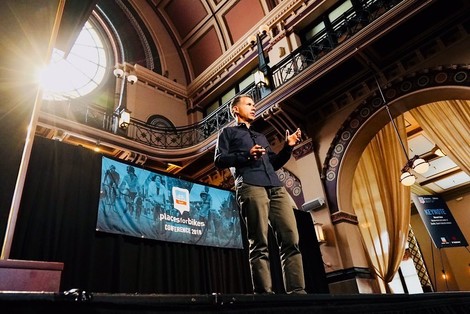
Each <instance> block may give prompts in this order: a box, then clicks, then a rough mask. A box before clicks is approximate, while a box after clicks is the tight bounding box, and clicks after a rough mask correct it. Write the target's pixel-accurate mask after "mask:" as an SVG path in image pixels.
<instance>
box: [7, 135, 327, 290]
mask: <svg viewBox="0 0 470 314" xmlns="http://www.w3.org/2000/svg"><path fill="white" fill-rule="evenodd" d="M100 179H101V155H100V154H97V153H95V152H93V151H91V150H88V149H85V148H83V147H80V146H72V145H68V144H64V143H61V142H58V141H52V140H48V139H45V138H41V137H36V138H35V140H34V146H33V151H32V154H31V160H30V164H29V168H28V174H27V177H26V182H25V189H24V193H23V197H22V202H21V206H20V210H19V215H18V222H17V225H16V229H15V236H14V238H13V245H12V249H11V254H10V258H11V259H20V260H35V261H53V262H63V263H64V271H63V273H62V281H61V290H69V289H72V288H78V289H82V290H85V291H90V292H107V293H169V294H211V293H242V294H244V293H251V292H252V290H251V279H250V271H249V266H248V256H247V250H246V249H243V250H240V249H223V248H215V247H205V246H197V245H186V244H179V243H171V242H163V241H156V240H149V239H140V238H135V237H129V236H123V235H117V234H109V233H103V232H97V231H96V230H95V227H96V220H97V211H98V202H99V197H100ZM296 212H298V213H297V214H296V215H300V216H301V217H300V219H298V223H299V231H300V235H301V247H302V251H303V254H304V267H305V269H306V271H305V274H306V280H307V288H308V289H307V290H309V292H327V291H325V290H324V289H323V278H324V271H323V265H322V264H320V265H318V262H319V261H321V255H319V254H318V252H319V249H318V244H317V243H315V242H316V241H315V234H314V233H313V238H312V237H311V236H312V235H311V234H309V233H310V232H313V224H312V221H311V217H310V214H308V213H302V212H299V211H296ZM302 214H305V215H308V217H306V216H304V215H302ZM243 228H244V227H243ZM242 233H243V236H244V239H243V241H244V245H245V247H247V241H246V237H245V230H242ZM312 240H313V242H312ZM312 243H313V244H316V247H315V246H314V245H313V246H312V245H311V244H312ZM317 249H318V252H317V251H316V250H317ZM312 256H313V257H312ZM277 259H278V255H277V254H276V252H275V250H274V249H273V260H274V264H273V278H274V280H275V286H276V287H277V290H279V291H280V290H281V289H282V276H281V275H280V267H279V264H276V263H277V262H276V261H277ZM318 266H319V267H318ZM319 283H320V284H319ZM320 288H321V289H320ZM322 289H323V290H322Z"/></svg>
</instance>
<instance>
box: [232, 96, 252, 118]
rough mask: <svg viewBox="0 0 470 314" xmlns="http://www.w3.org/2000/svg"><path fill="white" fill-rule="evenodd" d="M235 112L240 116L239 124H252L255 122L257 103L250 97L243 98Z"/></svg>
mask: <svg viewBox="0 0 470 314" xmlns="http://www.w3.org/2000/svg"><path fill="white" fill-rule="evenodd" d="M233 111H234V112H235V113H236V114H238V122H248V123H251V122H253V121H254V120H255V117H256V115H255V114H256V108H255V103H254V101H253V99H251V98H250V97H242V98H241V99H240V101H239V102H238V104H236V105H235V106H234V107H233Z"/></svg>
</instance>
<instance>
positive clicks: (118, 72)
mask: <svg viewBox="0 0 470 314" xmlns="http://www.w3.org/2000/svg"><path fill="white" fill-rule="evenodd" d="M113 74H114V76H115V77H117V78H121V77H123V76H126V78H127V81H128V82H129V83H130V84H131V85H134V84H135V83H136V82H137V81H138V78H137V76H136V75H134V74H128V73H126V72H124V70H123V69H119V68H117V69H114V71H113Z"/></svg>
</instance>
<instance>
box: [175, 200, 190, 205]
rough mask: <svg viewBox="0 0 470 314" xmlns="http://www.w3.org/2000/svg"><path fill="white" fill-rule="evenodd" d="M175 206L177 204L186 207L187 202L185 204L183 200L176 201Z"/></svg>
mask: <svg viewBox="0 0 470 314" xmlns="http://www.w3.org/2000/svg"><path fill="white" fill-rule="evenodd" d="M176 204H179V205H188V202H186V201H185V200H176Z"/></svg>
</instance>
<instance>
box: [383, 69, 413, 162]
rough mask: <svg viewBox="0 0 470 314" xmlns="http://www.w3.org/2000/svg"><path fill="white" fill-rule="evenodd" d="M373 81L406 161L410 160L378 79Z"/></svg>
mask: <svg viewBox="0 0 470 314" xmlns="http://www.w3.org/2000/svg"><path fill="white" fill-rule="evenodd" d="M375 82H376V83H377V87H378V88H379V92H380V96H381V97H382V101H383V102H384V106H385V110H386V111H387V114H388V117H389V118H390V121H391V122H392V125H393V128H394V129H395V133H396V134H397V137H398V140H399V142H400V144H401V148H402V149H403V153H404V154H405V156H406V160H407V162H408V161H409V160H410V157H409V156H408V152H407V151H406V147H405V144H404V143H403V140H402V139H401V137H400V133H399V132H398V127H397V125H396V123H395V120H394V119H393V117H392V114H391V113H390V108H389V107H388V103H387V101H386V100H385V96H384V94H383V92H382V88H381V87H380V84H379V81H378V80H377V77H375Z"/></svg>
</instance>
